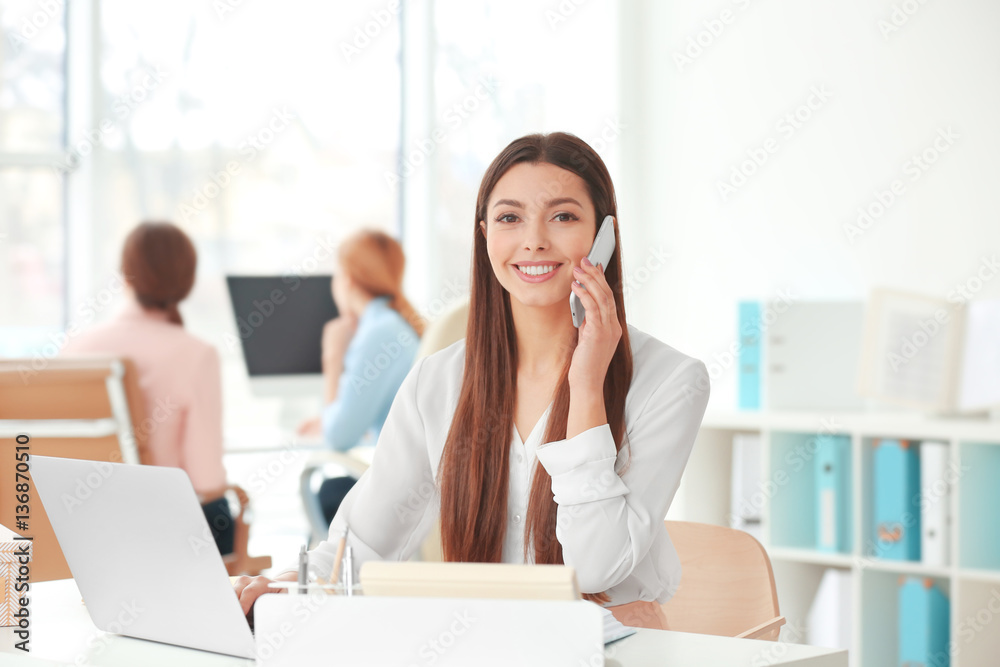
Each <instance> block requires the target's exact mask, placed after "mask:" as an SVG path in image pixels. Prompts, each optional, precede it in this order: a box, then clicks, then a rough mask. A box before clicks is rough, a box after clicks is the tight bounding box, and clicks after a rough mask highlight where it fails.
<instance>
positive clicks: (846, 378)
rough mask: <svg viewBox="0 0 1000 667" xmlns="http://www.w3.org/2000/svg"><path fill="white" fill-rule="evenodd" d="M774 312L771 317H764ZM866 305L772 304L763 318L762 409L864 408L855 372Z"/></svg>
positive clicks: (846, 303)
mask: <svg viewBox="0 0 1000 667" xmlns="http://www.w3.org/2000/svg"><path fill="white" fill-rule="evenodd" d="M772 309H773V312H774V318H773V320H770V322H769V318H768V316H767V315H768V313H769V312H771V310H772ZM864 318H865V304H864V303H862V302H841V301H814V302H808V301H797V302H795V303H791V304H787V305H786V304H780V303H778V302H773V303H770V304H768V311H765V314H764V316H763V320H764V322H769V323H768V325H767V330H766V332H765V335H764V350H763V357H764V360H765V364H764V371H763V375H764V378H763V387H764V405H765V407H766V408H767V409H769V410H821V411H827V410H830V411H833V410H862V409H864V408H865V401H864V399H862V398H861V397H860V396H859V395H858V391H857V372H858V361H859V359H860V357H861V342H862V332H863V329H864Z"/></svg>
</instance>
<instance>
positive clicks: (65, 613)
mask: <svg viewBox="0 0 1000 667" xmlns="http://www.w3.org/2000/svg"><path fill="white" fill-rule="evenodd" d="M32 594H33V595H32V601H31V618H32V624H31V651H32V652H31V654H30V655H25V654H24V653H22V652H21V651H17V650H15V649H14V641H15V638H14V635H13V629H12V628H0V663H3V664H4V665H12V666H13V667H21V666H23V667H45V666H52V665H57V664H70V665H102V666H105V667H134V666H135V665H143V666H144V667H160V666H162V667H175V666H176V665H184V667H252V665H253V664H254V662H253V661H252V660H244V659H241V658H234V657H230V656H225V655H219V654H216V653H206V652H204V651H196V650H193V649H186V648H181V647H179V646H170V645H168V644H158V643H156V642H149V641H143V640H141V639H132V638H131V637H122V636H119V635H111V634H106V633H104V632H101V631H100V630H98V629H97V628H95V627H94V624H93V623H92V622H91V620H90V616H88V615H87V610H86V609H84V607H83V602H82V601H81V598H80V592H79V590H78V589H77V587H76V584H75V583H74V582H73V580H72V579H67V580H63V581H47V582H43V583H40V584H35V585H34V586H32ZM12 654H13V655H12ZM605 656H606V657H607V665H608V667H652V666H653V665H664V666H666V667H712V666H714V665H718V666H719V667H723V666H724V667H757V666H758V665H790V666H794V667H847V651H837V650H834V649H825V648H816V647H812V646H802V645H799V644H785V643H778V642H764V641H755V640H749V639H731V638H728V637H712V636H710V635H694V634H687V633H683V632H663V631H661V630H639V632H638V633H636V634H634V635H632V636H631V637H627V638H626V639H623V640H621V641H619V642H616V643H614V644H612V645H611V646H608V647H607V648H606V649H605Z"/></svg>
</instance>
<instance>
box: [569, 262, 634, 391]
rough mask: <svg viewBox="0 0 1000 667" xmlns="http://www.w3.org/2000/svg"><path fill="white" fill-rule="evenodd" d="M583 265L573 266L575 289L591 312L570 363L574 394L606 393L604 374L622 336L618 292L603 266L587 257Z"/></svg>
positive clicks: (570, 376) (583, 326)
mask: <svg viewBox="0 0 1000 667" xmlns="http://www.w3.org/2000/svg"><path fill="white" fill-rule="evenodd" d="M581 265H582V267H577V268H574V269H573V275H574V276H575V278H576V280H577V281H578V282H580V283H582V287H581V286H580V285H579V284H577V283H576V282H574V283H573V285H572V289H573V292H574V293H576V295H577V296H578V297H580V302H581V303H582V304H583V307H584V308H585V309H586V311H587V314H586V317H585V318H584V320H583V324H581V325H580V329H579V331H578V334H577V335H578V336H579V337H578V339H577V340H578V342H577V346H576V350H574V351H573V358H572V360H571V361H570V367H569V386H570V396H572V395H573V392H574V391H576V392H577V393H580V392H583V393H585V394H593V393H595V392H596V394H597V395H599V396H602V397H603V395H604V378H605V376H606V375H607V373H608V366H609V365H611V358H612V357H613V356H614V354H615V350H617V349H618V341H620V340H621V337H622V325H621V323H620V322H619V321H618V311H617V309H616V306H615V295H614V293H613V292H612V291H611V286H610V285H608V281H607V279H606V278H605V277H604V271H603V270H602V269H603V267H601V266H600V265H598V266H594V265H592V264H591V263H590V260H588V259H587V258H586V257H584V258H583V260H582V261H581Z"/></svg>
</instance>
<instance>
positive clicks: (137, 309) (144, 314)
mask: <svg viewBox="0 0 1000 667" xmlns="http://www.w3.org/2000/svg"><path fill="white" fill-rule="evenodd" d="M118 316H119V317H121V318H122V319H129V320H136V319H145V320H154V321H158V322H167V321H168V317H169V316H168V315H167V311H165V310H158V309H156V308H143V306H142V304H140V303H139V301H138V299H136V298H135V297H134V296H132V295H129V296H127V297H126V298H125V303H124V304H122V308H121V311H119V314H118Z"/></svg>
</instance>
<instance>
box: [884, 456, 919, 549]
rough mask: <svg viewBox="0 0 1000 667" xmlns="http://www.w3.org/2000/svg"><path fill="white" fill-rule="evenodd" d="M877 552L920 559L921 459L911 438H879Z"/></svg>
mask: <svg viewBox="0 0 1000 667" xmlns="http://www.w3.org/2000/svg"><path fill="white" fill-rule="evenodd" d="M874 445H875V456H874V471H873V472H874V475H873V480H874V482H875V489H874V494H873V495H874V498H875V508H874V509H875V535H874V540H875V545H876V551H875V554H874V555H875V556H877V557H879V558H885V559H887V560H920V462H919V460H918V459H917V448H916V446H915V443H914V442H912V441H910V440H892V439H881V440H876V441H875V443H874Z"/></svg>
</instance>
